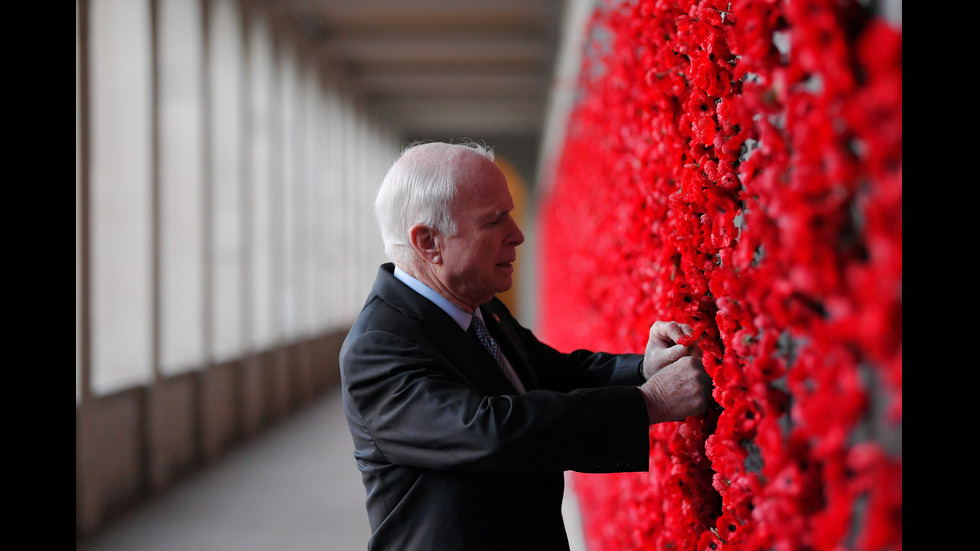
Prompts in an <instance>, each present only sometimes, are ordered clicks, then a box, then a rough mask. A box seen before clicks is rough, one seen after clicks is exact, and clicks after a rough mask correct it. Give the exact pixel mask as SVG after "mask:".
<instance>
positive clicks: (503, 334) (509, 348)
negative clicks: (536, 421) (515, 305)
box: [480, 300, 541, 390]
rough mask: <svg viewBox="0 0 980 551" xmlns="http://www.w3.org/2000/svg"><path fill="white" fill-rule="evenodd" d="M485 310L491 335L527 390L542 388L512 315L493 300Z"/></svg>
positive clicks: (487, 304)
mask: <svg viewBox="0 0 980 551" xmlns="http://www.w3.org/2000/svg"><path fill="white" fill-rule="evenodd" d="M480 309H481V310H483V319H484V321H485V322H486V324H487V329H489V330H490V334H491V335H493V338H494V339H496V340H497V344H499V345H500V348H501V349H502V350H503V351H504V355H505V356H507V360H509V361H510V365H511V367H513V368H514V371H516V372H517V376H518V377H519V378H520V379H521V382H522V383H524V388H525V389H526V390H533V389H535V388H541V383H540V381H539V380H538V377H537V374H536V373H535V372H534V370H533V369H532V368H531V360H530V357H529V355H528V352H527V349H526V348H525V347H524V346H523V344H522V341H521V338H520V336H519V335H518V333H517V328H516V327H514V324H513V323H512V321H511V320H512V318H511V317H510V315H509V314H508V313H507V312H506V311H504V309H503V308H502V307H501V306H500V304H499V303H498V301H497V300H491V301H490V302H488V303H486V304H484V305H483V306H481V307H480Z"/></svg>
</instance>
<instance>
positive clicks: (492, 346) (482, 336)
mask: <svg viewBox="0 0 980 551" xmlns="http://www.w3.org/2000/svg"><path fill="white" fill-rule="evenodd" d="M466 332H467V333H469V335H470V336H471V337H474V338H475V339H476V340H478V341H480V344H482V345H483V348H486V349H487V352H489V353H490V355H491V356H493V359H494V360H495V361H496V362H497V367H499V368H500V371H502V372H503V374H504V376H505V377H507V380H508V381H510V384H512V385H514V388H516V389H517V390H519V391H520V392H524V385H522V384H521V381H520V380H519V379H518V378H517V374H516V373H514V372H513V371H512V370H511V369H509V368H508V367H507V364H506V363H504V356H503V354H501V353H500V347H499V346H497V341H495V340H493V337H491V336H490V331H488V330H487V326H486V325H484V324H483V320H482V319H480V317H479V316H473V319H472V320H471V321H470V328H469V329H467V330H466Z"/></svg>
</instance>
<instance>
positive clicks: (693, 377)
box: [640, 356, 711, 425]
mask: <svg viewBox="0 0 980 551" xmlns="http://www.w3.org/2000/svg"><path fill="white" fill-rule="evenodd" d="M640 391H641V392H642V393H643V398H644V399H645V400H646V403H647V414H648V415H649V416H650V424H651V425H652V424H654V423H662V422H664V421H680V420H682V419H684V418H686V417H690V416H691V415H698V414H700V413H703V412H704V411H705V410H707V409H708V405H709V404H710V403H711V399H710V396H711V394H710V393H711V378H710V377H708V374H707V373H706V372H705V371H704V365H702V363H701V358H700V357H699V356H685V357H683V358H681V359H679V360H677V361H676V362H674V363H672V364H670V365H668V366H666V367H664V368H663V369H661V370H660V371H658V372H657V373H656V374H655V375H654V376H652V377H650V378H649V379H648V380H647V382H645V383H643V384H642V385H640Z"/></svg>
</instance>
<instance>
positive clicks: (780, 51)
mask: <svg viewBox="0 0 980 551" xmlns="http://www.w3.org/2000/svg"><path fill="white" fill-rule="evenodd" d="M884 4H887V3H873V2H872V3H868V2H864V3H859V2H856V1H847V0H843V1H842V0H827V1H821V0H809V1H801V0H789V1H776V0H731V1H728V0H724V1H718V0H705V1H702V2H690V1H670V0H635V1H631V2H625V3H623V2H616V3H612V4H606V5H603V6H602V7H601V8H600V9H598V10H597V11H596V13H595V16H594V18H593V20H592V23H591V27H590V29H591V31H590V36H591V37H593V39H592V40H591V41H590V49H589V52H588V55H587V56H586V59H587V61H586V63H585V65H584V66H583V68H582V72H581V87H580V92H581V96H580V98H579V101H578V102H577V104H576V107H575V109H574V111H573V113H572V116H571V119H570V123H569V127H568V131H567V137H566V141H565V143H564V146H563V151H562V155H561V158H560V162H559V163H558V166H557V167H556V170H555V173H554V175H553V176H554V178H553V180H554V185H553V186H551V189H550V191H549V193H548V195H547V196H546V197H545V198H544V199H543V202H542V208H543V212H542V223H541V230H542V231H541V234H542V240H543V245H544V247H543V251H544V252H543V254H544V256H545V258H544V262H543V263H542V269H541V270H542V281H543V283H542V285H543V303H542V308H541V328H540V330H541V332H542V333H543V334H544V336H545V338H546V340H548V341H549V342H551V343H553V344H554V345H555V346H557V347H558V348H560V349H565V350H569V349H572V348H575V347H582V346H588V347H592V348H595V349H602V350H609V351H623V352H625V351H642V350H643V348H644V345H645V338H646V334H647V332H648V329H649V326H650V324H651V323H652V322H653V320H656V319H675V320H678V321H682V322H685V323H688V324H689V325H691V326H692V327H693V328H694V329H695V334H694V337H696V338H697V342H698V343H699V346H700V348H701V349H702V351H703V357H704V363H705V367H706V369H707V371H708V373H709V374H710V375H711V377H712V379H713V381H714V398H715V401H716V402H717V404H718V407H717V408H715V409H713V410H712V411H711V412H710V413H708V414H705V415H703V416H700V417H698V418H689V419H687V420H686V421H683V422H676V423H665V424H661V425H656V426H654V427H651V431H650V438H651V452H650V470H649V472H646V473H628V474H612V475H585V474H578V475H575V477H574V478H573V484H574V487H575V490H576V492H577V494H578V497H579V500H580V505H581V507H582V517H583V523H584V528H585V536H586V540H587V544H588V547H589V549H590V550H591V551H606V550H608V551H621V550H624V549H654V550H671V551H683V550H694V549H740V550H755V549H760V550H761V549H765V550H797V549H804V550H806V549H826V550H831V549H833V550H839V549H855V550H881V549H888V550H891V549H901V547H902V34H901V21H900V13H899V14H898V19H899V20H898V21H896V18H895V17H894V16H893V15H892V16H889V14H887V13H883V12H881V11H870V10H872V9H877V8H874V6H880V5H884ZM869 6H872V7H870V8H869ZM899 10H900V5H899ZM693 340H694V339H693V338H692V341H691V342H693Z"/></svg>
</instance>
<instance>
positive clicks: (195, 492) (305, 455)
mask: <svg viewBox="0 0 980 551" xmlns="http://www.w3.org/2000/svg"><path fill="white" fill-rule="evenodd" d="M352 450H353V446H352V444H351V438H350V433H349V432H348V430H347V423H346V421H345V420H344V412H343V406H342V404H341V400H340V393H339V392H338V391H333V392H330V393H327V394H326V395H324V396H323V397H321V398H318V399H317V400H315V401H314V402H312V403H311V404H309V405H308V406H307V407H305V408H303V409H302V410H300V411H299V412H298V413H297V414H296V415H295V416H292V417H290V418H289V419H287V420H286V421H284V422H282V423H278V424H276V425H274V426H273V427H271V428H270V429H269V430H268V431H266V432H264V433H263V434H262V435H261V436H259V437H257V438H254V439H253V440H251V441H249V442H245V443H243V444H242V446H241V447H239V448H237V449H235V450H234V451H232V452H230V453H229V454H228V456H227V458H226V459H223V460H222V461H221V462H220V463H219V464H216V465H212V466H210V467H208V468H205V469H202V470H201V471H200V472H196V473H194V474H192V475H190V476H188V477H186V478H185V479H183V480H181V481H180V482H178V483H177V484H175V486H174V488H173V489H172V490H171V491H170V492H168V493H166V494H164V495H161V496H159V497H157V498H155V499H153V500H151V501H149V502H147V503H145V504H142V505H140V506H138V507H136V508H135V509H134V510H133V511H131V512H129V513H127V514H125V515H124V516H122V517H121V518H120V519H118V522H117V523H115V524H113V525H112V526H110V528H109V529H108V530H106V531H105V532H104V533H102V534H100V535H99V536H97V537H96V538H94V539H92V540H90V541H86V542H83V543H82V544H80V545H79V546H77V547H76V549H78V550H80V551H132V550H137V549H138V550H142V551H157V550H160V551H162V550H168V551H175V550H215V551H220V550H239V551H248V550H256V551H259V550H270V549H281V550H296V551H302V550H305V549H309V550H313V549H317V550H331V549H367V541H368V538H369V537H370V530H369V528H368V522H367V514H366V512H365V510H364V487H363V486H362V485H361V480H360V475H359V473H358V472H357V469H356V467H355V466H354V458H353V456H352Z"/></svg>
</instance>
